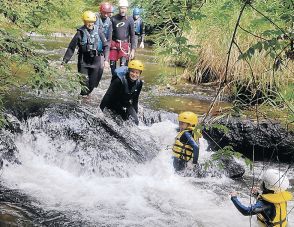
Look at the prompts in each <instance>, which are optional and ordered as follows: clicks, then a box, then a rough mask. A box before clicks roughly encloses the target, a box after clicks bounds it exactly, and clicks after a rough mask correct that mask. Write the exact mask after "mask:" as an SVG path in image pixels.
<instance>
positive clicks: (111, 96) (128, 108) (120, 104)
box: [100, 60, 144, 125]
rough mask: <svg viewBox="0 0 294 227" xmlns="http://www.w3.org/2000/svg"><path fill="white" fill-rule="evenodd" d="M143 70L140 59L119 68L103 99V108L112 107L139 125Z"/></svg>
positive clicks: (115, 111)
mask: <svg viewBox="0 0 294 227" xmlns="http://www.w3.org/2000/svg"><path fill="white" fill-rule="evenodd" d="M143 70H144V65H143V63H142V62H141V61H139V60H131V61H130V62H129V63H128V66H121V67H119V68H117V69H116V70H115V72H114V75H115V76H114V77H113V80H112V82H111V84H110V86H109V88H108V90H107V91H106V93H105V95H104V97H103V99H102V101H101V104H100V108H101V110H102V111H103V110H104V108H107V109H110V110H112V111H113V112H114V113H115V114H118V115H120V116H121V117H122V118H123V120H128V119H129V118H131V119H132V120H133V121H134V122H135V123H136V125H138V124H139V120H138V116H137V113H138V101H139V95H140V92H141V89H142V86H143V81H142V80H140V75H141V73H142V71H143Z"/></svg>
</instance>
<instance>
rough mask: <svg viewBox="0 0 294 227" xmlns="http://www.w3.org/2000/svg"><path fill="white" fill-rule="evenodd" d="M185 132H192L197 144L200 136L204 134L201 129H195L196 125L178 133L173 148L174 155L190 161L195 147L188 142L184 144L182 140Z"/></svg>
mask: <svg viewBox="0 0 294 227" xmlns="http://www.w3.org/2000/svg"><path fill="white" fill-rule="evenodd" d="M185 132H189V133H192V136H193V138H194V140H195V142H196V143H197V144H199V138H200V137H202V134H201V132H200V130H199V129H195V127H189V128H187V129H186V130H183V131H181V132H180V133H179V134H178V135H177V137H176V140H175V143H174V146H173V149H172V151H173V156H174V157H176V158H179V159H182V160H185V161H187V162H188V161H189V160H190V159H191V158H193V148H192V147H191V146H190V145H188V144H184V143H183V142H182V141H181V140H180V139H181V137H182V135H183V134H184V133H185Z"/></svg>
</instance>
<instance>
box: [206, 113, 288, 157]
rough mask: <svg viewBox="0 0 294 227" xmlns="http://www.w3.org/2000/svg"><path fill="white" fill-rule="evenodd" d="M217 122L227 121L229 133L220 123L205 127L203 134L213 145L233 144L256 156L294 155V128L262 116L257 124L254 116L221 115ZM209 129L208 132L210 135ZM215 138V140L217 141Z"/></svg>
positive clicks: (215, 147)
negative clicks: (228, 116) (252, 117)
mask: <svg viewBox="0 0 294 227" xmlns="http://www.w3.org/2000/svg"><path fill="white" fill-rule="evenodd" d="M216 123H219V124H222V125H225V126H226V127H227V128H228V129H229V131H228V132H227V133H225V132H224V131H223V130H221V129H220V128H217V127H212V128H209V129H206V130H205V133H204V134H203V135H204V137H205V139H207V140H208V141H209V144H210V146H211V148H212V149H215V150H216V149H218V147H217V146H216V144H215V142H217V143H218V144H219V145H220V146H221V147H224V146H227V145H231V146H232V147H233V148H234V150H235V151H238V152H240V153H242V154H244V155H245V156H246V157H248V158H250V159H253V151H254V160H260V161H262V160H265V161H281V162H291V161H293V158H294V132H291V131H288V130H287V129H285V128H284V127H282V126H281V124H280V123H278V122H275V121H270V120H262V121H260V122H259V124H257V122H254V121H252V120H249V119H246V120H241V119H240V118H235V117H233V118H225V119H220V120H218V121H217V122H216ZM206 133H207V134H208V135H206ZM214 141H215V142H214Z"/></svg>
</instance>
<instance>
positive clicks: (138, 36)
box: [133, 7, 145, 49]
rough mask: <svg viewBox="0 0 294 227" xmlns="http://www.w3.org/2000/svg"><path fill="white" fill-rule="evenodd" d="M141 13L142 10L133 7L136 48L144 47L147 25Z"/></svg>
mask: <svg viewBox="0 0 294 227" xmlns="http://www.w3.org/2000/svg"><path fill="white" fill-rule="evenodd" d="M140 14H141V10H140V9H139V8H137V7H135V8H134V9H133V20H134V29H135V48H138V47H140V48H142V49H144V37H145V25H144V22H143V20H142V18H141V16H140ZM138 44H139V46H138Z"/></svg>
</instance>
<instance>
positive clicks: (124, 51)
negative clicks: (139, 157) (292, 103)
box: [61, 0, 145, 124]
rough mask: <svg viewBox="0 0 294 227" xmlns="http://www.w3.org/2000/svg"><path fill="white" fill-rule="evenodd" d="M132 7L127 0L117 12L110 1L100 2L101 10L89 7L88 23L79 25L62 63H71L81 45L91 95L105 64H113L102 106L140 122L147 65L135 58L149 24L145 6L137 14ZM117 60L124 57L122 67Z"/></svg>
mask: <svg viewBox="0 0 294 227" xmlns="http://www.w3.org/2000/svg"><path fill="white" fill-rule="evenodd" d="M128 7H129V4H128V1H127V0H119V2H118V13H117V14H116V15H114V16H112V14H113V12H114V7H113V6H112V5H111V4H110V3H108V2H104V3H101V4H100V6H99V13H94V12H92V11H85V12H84V13H83V14H82V20H83V22H84V25H83V26H81V27H80V28H79V29H77V32H76V34H75V35H74V37H73V38H72V40H71V42H70V44H69V46H68V48H67V50H66V53H65V55H64V57H63V61H62V63H61V64H62V65H64V64H66V63H68V62H69V60H70V59H71V57H72V56H73V54H74V52H75V49H76V48H77V47H78V64H77V67H78V72H79V73H81V74H82V75H83V79H82V81H81V85H82V89H81V93H80V94H81V95H82V96H88V95H89V94H90V93H91V92H92V91H93V89H94V88H95V87H97V86H98V85H99V82H100V80H101V78H102V75H103V71H104V68H106V69H107V68H109V67H110V69H111V74H112V79H111V84H110V86H109V88H108V90H107V92H106V94H105V96H104V97H103V99H102V101H101V104H100V108H101V110H104V108H105V107H106V108H108V109H110V110H111V111H113V112H114V113H116V114H118V115H120V116H121V117H122V118H123V119H124V120H127V119H129V117H131V118H132V119H133V120H134V122H135V123H136V124H138V122H139V121H138V117H137V112H138V98H139V94H140V92H141V89H142V86H143V81H142V80H140V74H141V73H142V71H143V69H144V66H143V63H142V62H141V61H139V60H135V49H136V48H137V47H138V46H139V47H140V48H144V33H145V26H144V23H143V20H142V18H141V17H140V14H141V10H140V9H139V8H137V7H135V8H134V9H133V16H132V17H129V16H128V15H127V10H128ZM117 61H120V67H118V68H117Z"/></svg>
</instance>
